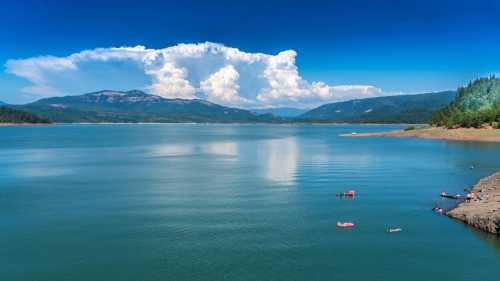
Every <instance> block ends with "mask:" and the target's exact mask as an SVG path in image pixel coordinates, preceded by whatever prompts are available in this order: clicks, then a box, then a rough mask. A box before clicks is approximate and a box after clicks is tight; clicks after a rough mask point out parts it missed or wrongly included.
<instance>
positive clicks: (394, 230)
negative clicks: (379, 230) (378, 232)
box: [387, 227, 403, 233]
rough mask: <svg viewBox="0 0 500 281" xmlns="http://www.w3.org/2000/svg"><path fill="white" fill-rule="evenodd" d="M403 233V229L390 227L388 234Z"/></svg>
mask: <svg viewBox="0 0 500 281" xmlns="http://www.w3.org/2000/svg"><path fill="white" fill-rule="evenodd" d="M401 231H403V229H402V228H401V227H389V228H388V229H387V232H389V233H393V232H401Z"/></svg>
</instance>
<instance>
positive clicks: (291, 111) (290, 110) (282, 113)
mask: <svg viewBox="0 0 500 281" xmlns="http://www.w3.org/2000/svg"><path fill="white" fill-rule="evenodd" d="M249 111H252V112H255V113H257V114H267V113H269V114H272V115H274V116H279V117H288V118H289V117H297V116H299V115H301V114H304V113H306V112H307V111H309V109H301V108H295V107H276V108H256V109H249Z"/></svg>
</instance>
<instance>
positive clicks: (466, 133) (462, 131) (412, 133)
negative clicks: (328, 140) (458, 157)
mask: <svg viewBox="0 0 500 281" xmlns="http://www.w3.org/2000/svg"><path fill="white" fill-rule="evenodd" d="M341 136H345V137H416V138H424V139H442V140H452V141H482V142H500V129H492V128H481V129H476V128H458V129H446V128H442V127H431V128H422V129H416V130H409V131H404V130H399V131H390V132H375V133H358V134H343V135H341Z"/></svg>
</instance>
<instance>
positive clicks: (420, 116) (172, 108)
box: [5, 90, 456, 123]
mask: <svg viewBox="0 0 500 281" xmlns="http://www.w3.org/2000/svg"><path fill="white" fill-rule="evenodd" d="M455 95H456V93H455V92H453V91H446V92H438V93H427V94H418V95H400V96H386V97H377V98H367V99H357V100H351V101H345V102H337V103H330V104H325V105H322V106H319V107H317V108H315V109H312V110H310V111H308V112H306V113H303V114H301V115H299V116H297V117H293V116H289V115H293V114H297V112H298V111H300V109H296V108H275V109H263V110H244V109H238V108H231V107H226V106H222V105H218V104H215V103H212V102H209V101H205V100H200V99H190V100H188V99H167V98H163V97H160V96H156V95H150V94H147V93H144V92H142V91H139V90H132V91H113V90H103V91H98V92H92V93H88V94H83V95H75V96H65V97H52V98H44V99H40V100H38V101H35V102H32V103H28V104H25V105H5V106H8V107H9V108H14V109H19V110H24V111H27V112H31V113H33V114H35V115H37V116H39V117H41V118H44V119H47V120H50V121H52V122H58V123H80V122H89V123H101V122H110V123H137V122H158V123H176V122H195V123H295V122H307V123H312V122H323V123H339V122H351V123H424V122H427V121H428V120H429V119H430V117H431V115H432V114H433V112H435V111H436V110H438V109H440V108H443V107H445V106H446V105H448V104H449V103H450V102H451V101H452V100H453V98H454V97H455ZM274 110H276V111H278V112H273V111H274ZM253 111H257V112H253ZM280 111H281V112H280ZM270 112H272V113H270ZM260 113H262V114H260Z"/></svg>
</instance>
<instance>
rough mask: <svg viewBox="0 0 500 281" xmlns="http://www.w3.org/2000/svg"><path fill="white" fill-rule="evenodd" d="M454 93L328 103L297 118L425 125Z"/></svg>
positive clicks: (320, 120)
mask: <svg viewBox="0 0 500 281" xmlns="http://www.w3.org/2000/svg"><path fill="white" fill-rule="evenodd" d="M455 95H456V92H454V91H444V92H436V93H426V94H416V95H397V96H384V97H376V98H366V99H356V100H350V101H345V102H336V103H329V104H325V105H322V106H319V107H317V108H315V109H312V110H310V111H308V112H306V113H304V114H302V115H300V116H298V117H297V118H298V119H300V120H304V121H319V122H353V123H425V122H427V121H429V119H430V118H431V116H432V114H433V112H434V111H436V110H438V109H440V108H442V107H444V106H446V105H448V104H449V103H450V102H451V101H453V99H454V97H455Z"/></svg>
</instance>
